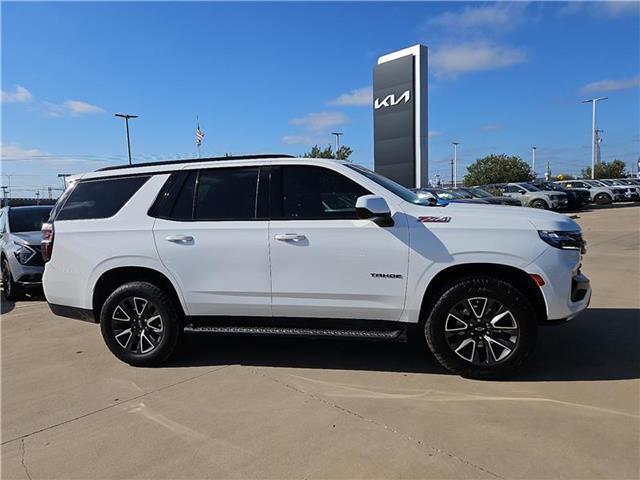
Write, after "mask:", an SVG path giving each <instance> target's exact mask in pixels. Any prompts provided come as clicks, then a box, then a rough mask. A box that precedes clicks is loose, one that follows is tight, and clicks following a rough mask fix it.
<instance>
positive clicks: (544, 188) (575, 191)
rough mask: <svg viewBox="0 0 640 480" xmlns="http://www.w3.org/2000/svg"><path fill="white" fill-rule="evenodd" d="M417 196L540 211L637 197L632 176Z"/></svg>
mask: <svg viewBox="0 0 640 480" xmlns="http://www.w3.org/2000/svg"><path fill="white" fill-rule="evenodd" d="M414 191H415V192H417V193H418V194H419V195H422V196H423V197H424V196H427V197H433V198H434V199H435V201H436V202H438V201H444V202H453V203H480V204H482V203H484V204H493V205H513V206H519V207H521V206H525V207H532V208H539V209H544V210H562V209H566V208H568V209H571V210H578V209H580V208H582V207H583V206H585V205H588V204H590V203H595V204H598V205H606V204H610V203H612V202H625V201H638V200H640V180H637V179H633V178H625V179H610V180H564V181H556V182H547V181H540V180H536V181H533V182H512V183H494V184H488V185H483V186H481V187H472V188H469V187H463V188H448V189H445V188H420V189H415V190H414Z"/></svg>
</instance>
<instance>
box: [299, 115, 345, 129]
mask: <svg viewBox="0 0 640 480" xmlns="http://www.w3.org/2000/svg"><path fill="white" fill-rule="evenodd" d="M348 121H349V117H347V116H346V115H345V114H344V113H342V112H319V113H309V114H307V115H306V116H304V117H302V118H294V119H293V120H291V124H292V125H299V126H301V127H302V128H304V129H305V130H307V131H310V132H320V131H323V130H326V129H328V128H332V127H337V126H338V125H343V124H345V123H347V122H348Z"/></svg>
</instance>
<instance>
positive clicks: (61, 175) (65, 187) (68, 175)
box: [58, 173, 71, 190]
mask: <svg viewBox="0 0 640 480" xmlns="http://www.w3.org/2000/svg"><path fill="white" fill-rule="evenodd" d="M70 176H71V174H70V173H59V174H58V178H61V179H62V184H63V186H64V189H65V190H66V189H67V177H70Z"/></svg>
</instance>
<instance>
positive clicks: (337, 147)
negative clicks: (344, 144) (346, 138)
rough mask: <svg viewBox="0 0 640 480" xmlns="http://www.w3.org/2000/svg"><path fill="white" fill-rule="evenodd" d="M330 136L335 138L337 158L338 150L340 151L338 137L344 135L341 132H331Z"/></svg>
mask: <svg viewBox="0 0 640 480" xmlns="http://www.w3.org/2000/svg"><path fill="white" fill-rule="evenodd" d="M331 135H335V137H336V158H338V150H340V135H344V133H342V132H331Z"/></svg>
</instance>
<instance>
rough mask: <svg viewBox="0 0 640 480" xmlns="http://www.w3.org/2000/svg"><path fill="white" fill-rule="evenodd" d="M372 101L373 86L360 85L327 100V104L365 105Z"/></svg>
mask: <svg viewBox="0 0 640 480" xmlns="http://www.w3.org/2000/svg"><path fill="white" fill-rule="evenodd" d="M372 102H373V87H371V86H369V87H362V88H357V89H355V90H351V91H350V92H349V93H343V94H342V95H340V96H339V97H338V98H334V99H333V100H330V101H329V105H346V106H367V105H371V103H372Z"/></svg>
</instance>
